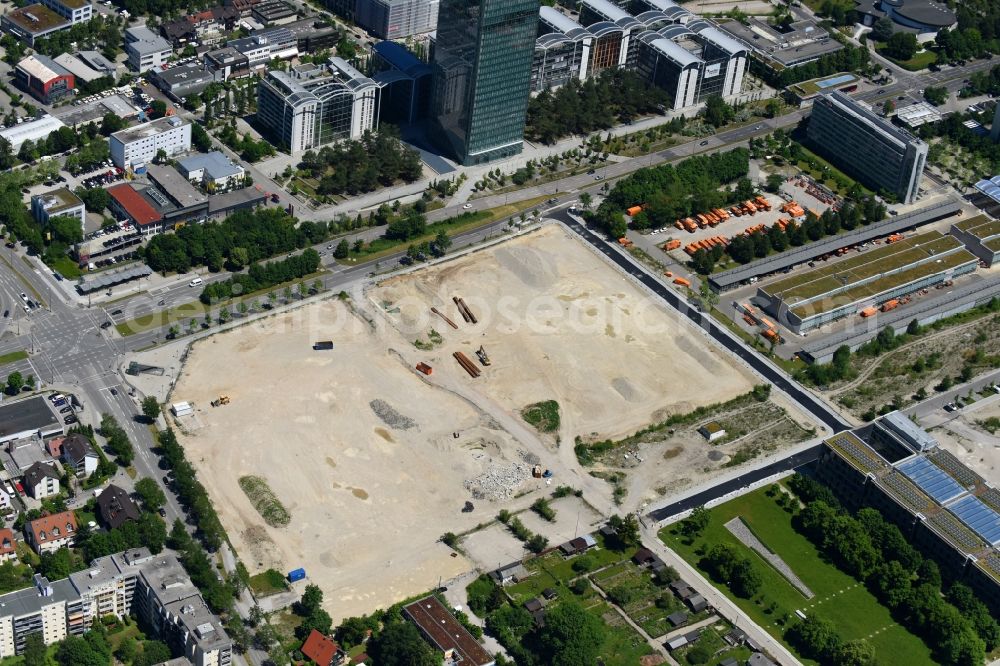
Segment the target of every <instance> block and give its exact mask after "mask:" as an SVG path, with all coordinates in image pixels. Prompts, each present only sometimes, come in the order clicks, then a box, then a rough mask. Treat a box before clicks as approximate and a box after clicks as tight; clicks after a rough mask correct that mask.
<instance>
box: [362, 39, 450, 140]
mask: <svg viewBox="0 0 1000 666" xmlns="http://www.w3.org/2000/svg"><path fill="white" fill-rule="evenodd" d="M371 71H372V79H373V80H374V81H375V83H377V84H378V85H379V88H380V92H379V110H380V112H381V114H380V118H381V119H382V120H388V121H390V122H393V123H412V122H416V121H417V120H420V119H423V118H427V117H428V114H429V113H430V105H431V95H432V94H433V91H434V71H433V69H431V66H430V65H428V64H427V63H425V62H421V60H420V59H419V58H417V57H416V56H415V55H413V54H412V53H410V52H409V51H408V50H406V47H405V46H403V45H402V44H399V43H397V42H378V43H377V44H374V45H373V46H372V59H371Z"/></svg>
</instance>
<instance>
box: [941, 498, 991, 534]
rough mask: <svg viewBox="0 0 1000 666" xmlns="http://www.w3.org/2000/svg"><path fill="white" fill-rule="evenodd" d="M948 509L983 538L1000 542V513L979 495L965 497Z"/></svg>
mask: <svg viewBox="0 0 1000 666" xmlns="http://www.w3.org/2000/svg"><path fill="white" fill-rule="evenodd" d="M948 509H949V511H951V512H952V513H953V514H955V516H956V517H958V519H959V520H961V521H962V522H963V523H965V524H966V525H968V526H969V527H970V528H971V529H972V530H973V531H974V532H975V533H976V534H978V535H979V536H981V537H982V538H983V540H985V541H987V542H989V543H991V544H993V545H997V544H1000V514H997V512H996V511H994V510H993V509H991V508H990V507H988V506H986V505H985V504H983V503H982V502H981V501H979V498H978V497H975V496H974V495H969V496H967V497H963V498H961V499H959V500H958V501H956V502H955V503H954V504H952V505H951V506H950V507H948Z"/></svg>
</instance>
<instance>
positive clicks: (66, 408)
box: [49, 393, 83, 425]
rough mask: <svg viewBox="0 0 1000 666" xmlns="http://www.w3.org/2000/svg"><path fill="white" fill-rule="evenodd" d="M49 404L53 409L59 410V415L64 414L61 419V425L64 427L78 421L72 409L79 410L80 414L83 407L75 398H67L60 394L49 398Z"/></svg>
mask: <svg viewBox="0 0 1000 666" xmlns="http://www.w3.org/2000/svg"><path fill="white" fill-rule="evenodd" d="M70 401H72V403H73V404H72V405H71V404H70ZM49 402H51V403H52V407H53V408H55V409H58V410H59V413H60V414H66V416H65V417H64V418H63V423H65V424H66V425H71V424H73V423H76V422H77V420H78V419H77V418H76V413H75V412H74V411H73V408H74V407H75V408H76V409H79V410H80V411H81V412H82V411H83V405H82V404H81V403H80V401H79V400H77V399H76V396H71V397H69V398H67V397H66V396H64V395H63V394H62V393H56V394H55V395H50V396H49Z"/></svg>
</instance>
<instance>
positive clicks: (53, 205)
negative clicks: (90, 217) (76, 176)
mask: <svg viewBox="0 0 1000 666" xmlns="http://www.w3.org/2000/svg"><path fill="white" fill-rule="evenodd" d="M31 215H32V217H34V218H35V220H36V221H37V222H38V223H39V224H42V225H47V224H48V222H49V218H53V217H72V218H75V219H77V220H79V221H80V230H81V231H82V230H83V223H84V221H85V220H86V216H87V210H86V208H85V207H84V205H83V201H82V200H81V199H80V197H78V196H76V195H75V194H73V192H71V191H70V190H69V189H68V188H65V187H61V188H59V189H58V190H52V191H51V192H46V193H45V194H36V195H34V196H32V197H31Z"/></svg>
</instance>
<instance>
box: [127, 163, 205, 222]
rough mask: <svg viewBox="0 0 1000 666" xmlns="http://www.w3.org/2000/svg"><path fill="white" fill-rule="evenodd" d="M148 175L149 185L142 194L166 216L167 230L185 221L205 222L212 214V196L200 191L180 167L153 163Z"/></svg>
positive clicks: (164, 217)
mask: <svg viewBox="0 0 1000 666" xmlns="http://www.w3.org/2000/svg"><path fill="white" fill-rule="evenodd" d="M147 174H148V175H149V186H148V187H146V188H145V189H144V190H142V191H141V195H142V196H143V197H144V198H145V199H146V200H147V201H148V202H149V203H151V204H152V206H153V208H154V209H155V210H156V211H157V212H158V213H159V214H160V215H161V216H162V218H163V224H164V226H165V227H166V228H167V229H172V228H174V227H176V226H177V225H178V224H180V223H182V222H192V221H196V222H204V221H205V218H206V217H207V216H208V196H206V195H205V194H204V193H203V192H199V191H198V190H197V189H196V188H195V186H194V185H192V184H191V183H190V182H188V179H187V178H185V177H184V176H182V175H181V174H180V173H178V171H177V170H176V169H174V168H173V167H169V166H162V165H159V164H150V165H149V166H148V167H147Z"/></svg>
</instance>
